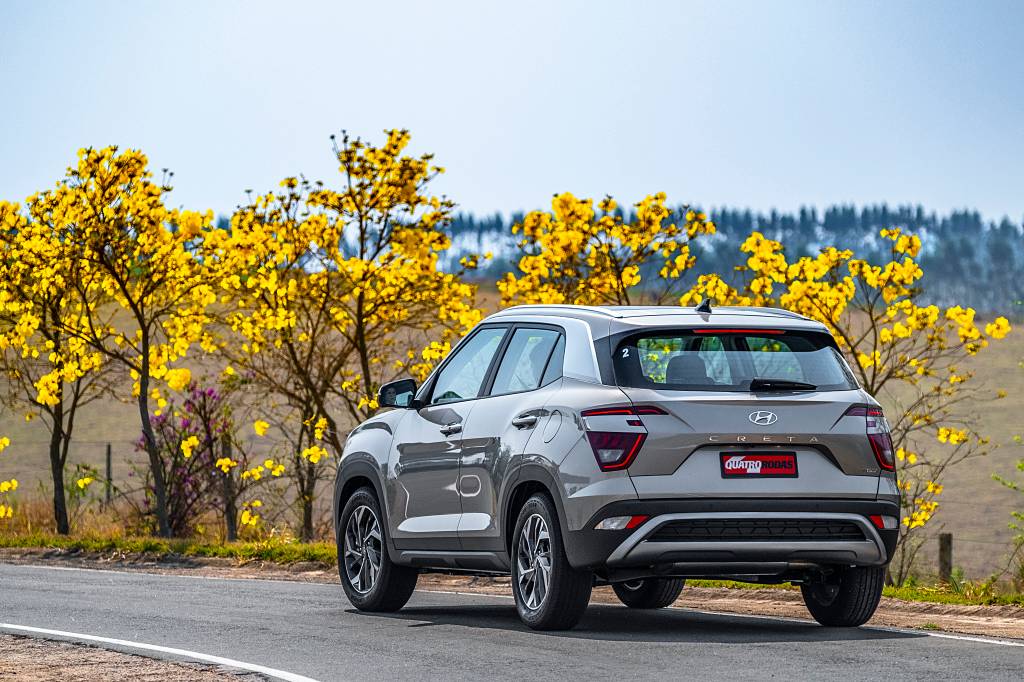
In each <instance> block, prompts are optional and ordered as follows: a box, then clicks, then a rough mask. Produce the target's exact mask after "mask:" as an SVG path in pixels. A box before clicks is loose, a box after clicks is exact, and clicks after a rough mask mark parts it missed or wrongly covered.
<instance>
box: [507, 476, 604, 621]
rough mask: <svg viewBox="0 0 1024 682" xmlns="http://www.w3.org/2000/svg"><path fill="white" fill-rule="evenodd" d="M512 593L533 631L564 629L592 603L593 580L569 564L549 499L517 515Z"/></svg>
mask: <svg viewBox="0 0 1024 682" xmlns="http://www.w3.org/2000/svg"><path fill="white" fill-rule="evenodd" d="M511 548H512V592H513V594H514V595H515V600H516V609H517V610H518V611H519V617H520V619H522V621H523V623H525V624H526V625H527V626H528V627H530V628H532V629H534V630H568V629H570V628H572V627H573V626H574V625H576V623H578V622H579V620H580V618H582V617H583V612H584V611H586V610H587V604H589V603H590V591H591V589H592V588H593V586H594V576H593V574H592V573H591V572H590V571H578V570H576V569H574V568H573V567H572V566H570V565H569V561H568V559H567V558H566V555H565V545H564V544H563V542H562V530H561V528H560V527H559V525H558V513H557V512H556V511H555V505H554V503H553V502H552V501H551V498H550V497H548V496H547V495H543V494H538V495H534V496H533V497H531V498H530V499H528V500H527V501H526V504H524V505H523V508H522V509H521V510H520V511H519V517H518V519H517V521H516V527H515V531H514V532H513V534H512V546H511Z"/></svg>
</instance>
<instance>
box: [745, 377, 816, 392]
mask: <svg viewBox="0 0 1024 682" xmlns="http://www.w3.org/2000/svg"><path fill="white" fill-rule="evenodd" d="M816 388H818V387H817V386H816V385H814V384H808V383H805V382H803V381H790V380H789V379H760V378H758V379H751V380H750V390H751V391H813V390H815V389H816Z"/></svg>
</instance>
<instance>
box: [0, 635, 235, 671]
mask: <svg viewBox="0 0 1024 682" xmlns="http://www.w3.org/2000/svg"><path fill="white" fill-rule="evenodd" d="M7 678H12V679H16V680H24V681H25V682H36V681H37V680H38V681H39V682H42V681H43V680H62V682H87V681H89V682H91V681H92V680H127V679H131V680H141V681H142V682H225V681H227V680H232V681H235V680H238V677H237V676H236V675H234V674H232V673H230V672H227V671H223V670H219V669H217V668H216V667H215V666H209V665H199V664H192V663H174V662H170V661H161V660H156V659H153V658H147V657H145V656H136V655H132V654H124V653H120V652H116V651H109V650H107V649H100V648H97V647H94V646H87V645H83V644H76V643H71V642H58V641H52V640H47V639H38V638H36V637H27V636H22V635H9V634H3V633H0V679H7Z"/></svg>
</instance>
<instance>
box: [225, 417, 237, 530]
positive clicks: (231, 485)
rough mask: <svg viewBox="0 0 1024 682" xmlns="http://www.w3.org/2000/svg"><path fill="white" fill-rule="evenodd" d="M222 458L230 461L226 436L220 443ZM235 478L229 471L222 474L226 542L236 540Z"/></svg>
mask: <svg viewBox="0 0 1024 682" xmlns="http://www.w3.org/2000/svg"><path fill="white" fill-rule="evenodd" d="M222 448H223V454H222V455H221V456H222V457H227V458H228V459H231V441H230V440H229V439H228V437H227V436H225V437H224V439H223V441H222ZM235 497H236V492H235V477H234V474H232V473H231V472H230V471H228V473H226V474H224V526H225V536H224V537H225V538H226V539H227V541H228V542H234V541H235V540H237V539H238V500H236V499H235Z"/></svg>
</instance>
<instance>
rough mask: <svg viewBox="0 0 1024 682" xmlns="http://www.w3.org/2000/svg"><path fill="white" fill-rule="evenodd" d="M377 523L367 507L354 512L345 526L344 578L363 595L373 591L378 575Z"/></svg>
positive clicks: (378, 531)
mask: <svg viewBox="0 0 1024 682" xmlns="http://www.w3.org/2000/svg"><path fill="white" fill-rule="evenodd" d="M383 550H384V547H383V543H382V542H381V534H380V524H379V523H378V522H377V515H376V514H374V512H373V510H372V509H370V508H369V507H367V506H366V505H361V506H359V507H356V508H355V510H353V512H352V514H351V515H350V516H349V517H348V524H347V525H346V527H345V552H344V554H345V575H346V576H348V581H349V583H351V585H352V589H354V590H355V591H356V592H358V593H360V594H366V593H367V592H369V591H370V590H372V589H373V586H374V584H375V583H376V582H377V576H378V575H379V574H380V561H381V552H382V551H383Z"/></svg>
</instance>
